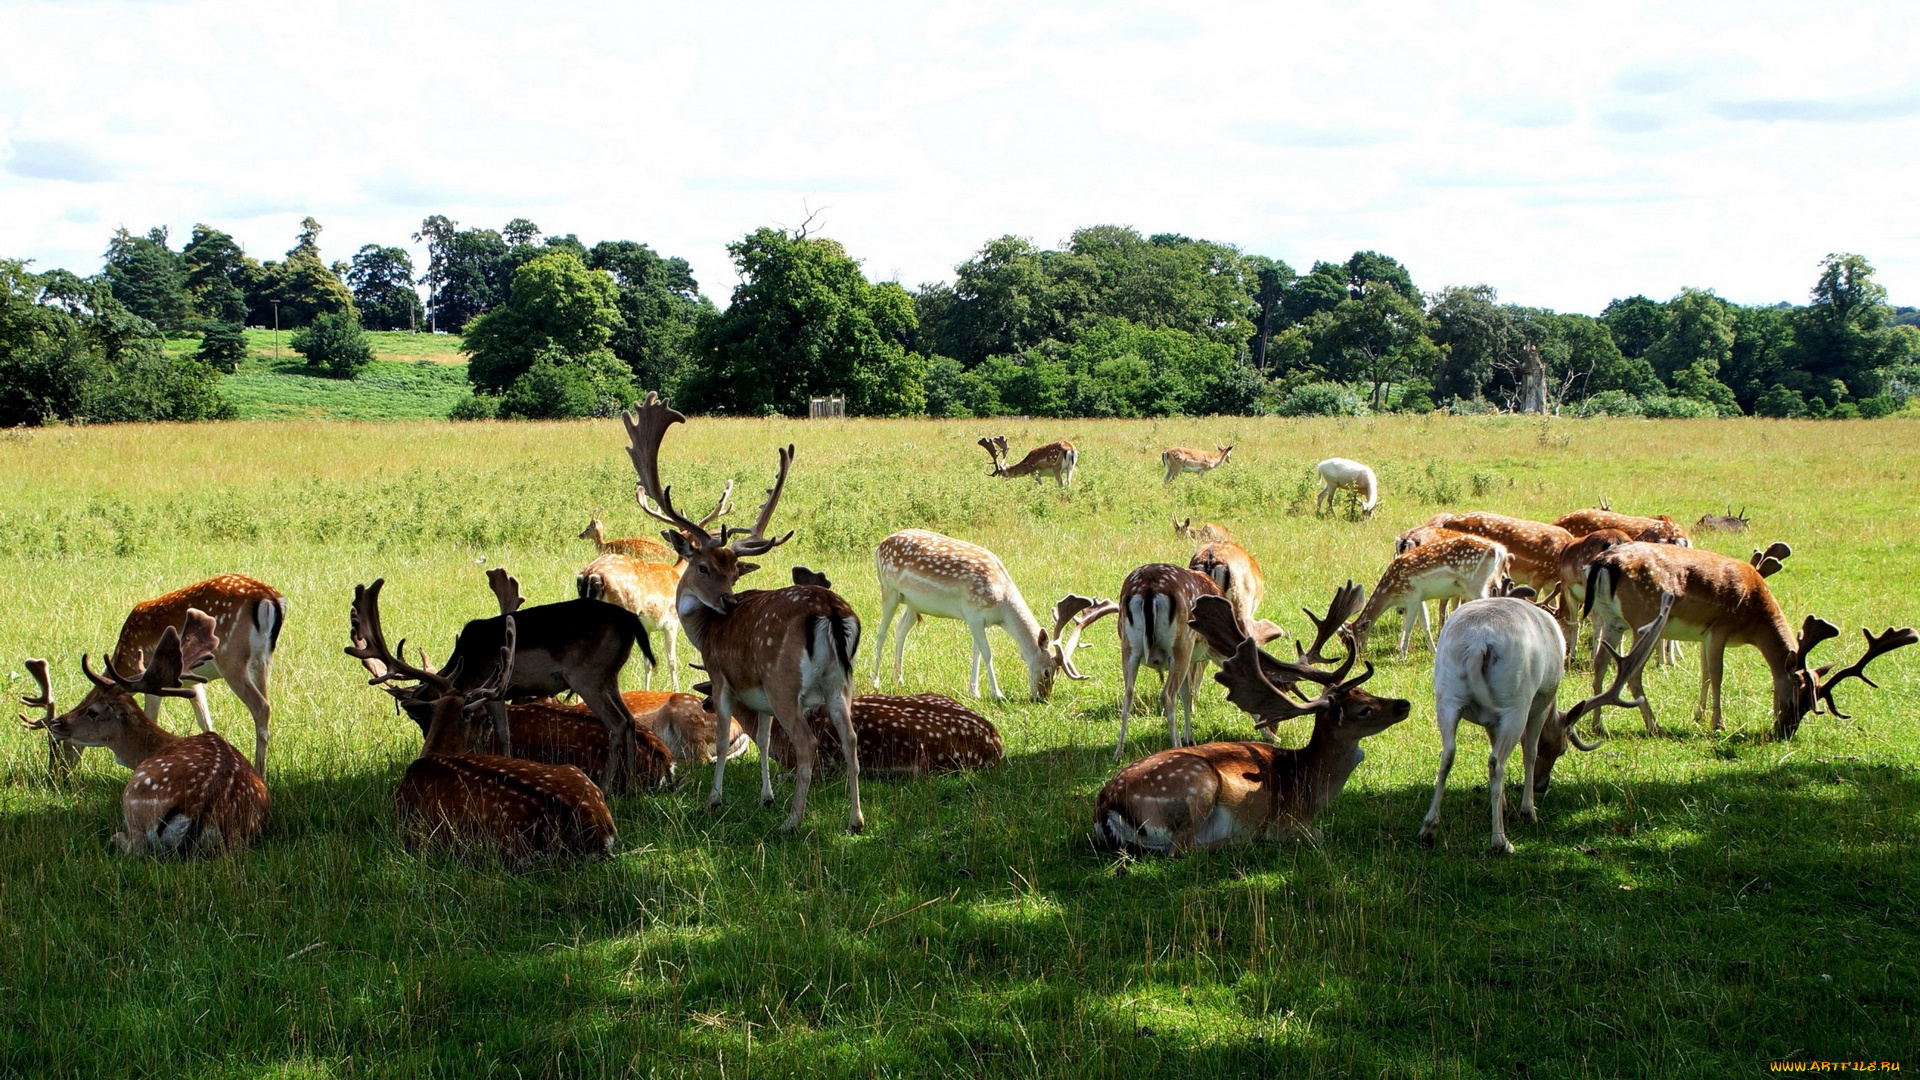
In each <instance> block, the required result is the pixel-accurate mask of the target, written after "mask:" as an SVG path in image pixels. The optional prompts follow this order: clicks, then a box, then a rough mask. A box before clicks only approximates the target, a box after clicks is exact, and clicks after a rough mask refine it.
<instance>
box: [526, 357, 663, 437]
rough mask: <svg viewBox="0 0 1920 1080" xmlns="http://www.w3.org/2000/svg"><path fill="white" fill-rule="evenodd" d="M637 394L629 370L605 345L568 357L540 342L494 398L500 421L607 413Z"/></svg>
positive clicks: (551, 418)
mask: <svg viewBox="0 0 1920 1080" xmlns="http://www.w3.org/2000/svg"><path fill="white" fill-rule="evenodd" d="M639 396H640V392H639V391H638V390H637V389H635V388H634V385H633V382H632V381H631V377H630V373H629V369H628V368H627V366H626V365H625V364H622V363H621V362H620V361H619V360H618V359H617V358H615V356H614V355H613V354H612V353H611V352H608V351H607V350H605V349H601V350H597V351H596V352H594V353H591V354H589V355H587V356H583V357H569V356H567V355H566V354H565V353H563V352H561V351H560V349H559V347H558V346H552V345H549V346H545V347H543V348H541V349H540V350H539V351H538V352H537V353H536V354H535V356H534V360H533V366H532V367H530V368H528V369H527V370H526V371H524V372H522V373H521V374H520V375H519V376H518V377H516V378H515V379H514V380H513V384H512V385H511V386H509V387H507V392H506V393H505V394H503V395H501V398H500V418H501V419H502V420H571V419H577V418H580V417H586V416H612V415H614V414H615V413H618V412H619V411H620V409H621V408H622V407H623V406H624V405H625V404H626V403H627V402H629V401H632V400H634V399H636V398H638V397H639Z"/></svg>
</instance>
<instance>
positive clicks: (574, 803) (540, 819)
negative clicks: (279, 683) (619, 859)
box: [346, 607, 614, 863]
mask: <svg viewBox="0 0 1920 1080" xmlns="http://www.w3.org/2000/svg"><path fill="white" fill-rule="evenodd" d="M355 614H356V618H355V620H354V627H353V630H354V644H352V645H349V646H348V647H347V650H346V652H347V655H348V656H352V657H355V658H356V659H359V660H360V661H361V662H363V663H366V664H367V666H368V667H369V668H370V669H371V668H373V667H374V666H376V665H377V666H378V667H379V668H380V669H381V670H382V671H383V672H384V674H382V675H380V676H378V677H376V678H375V679H373V680H372V681H373V683H374V684H376V685H382V684H385V683H387V682H390V681H394V680H404V681H408V682H413V683H416V684H417V685H418V686H419V687H420V688H422V689H423V690H425V691H426V692H427V693H430V694H432V695H434V696H433V697H432V703H433V719H432V721H431V722H430V723H429V724H428V727H427V737H426V740H425V742H424V743H423V744H422V745H421V747H420V756H419V757H418V758H416V759H415V760H414V762H413V764H411V765H409V766H407V771H406V772H405V773H404V774H403V775H402V776H401V777H400V786H399V788H398V789H397V790H395V791H394V793H393V809H394V817H395V818H396V820H397V822H398V825H399V830H400V839H401V842H402V843H403V844H405V845H406V847H407V849H408V850H414V849H417V848H420V847H423V846H428V845H439V846H446V847H452V848H455V849H457V850H460V851H462V852H463V853H469V854H479V855H486V856H491V857H495V858H502V859H505V860H507V861H509V862H513V863H524V862H528V861H530V860H533V859H536V858H540V857H542V856H556V855H558V856H580V857H605V856H606V855H609V854H611V853H612V851H613V842H614V827H613V813H612V811H610V810H608V809H607V800H606V797H605V796H603V795H602V794H601V793H600V791H601V789H600V788H598V787H596V786H595V785H594V783H593V781H592V780H589V779H588V778H587V774H586V773H584V772H582V771H580V770H579V769H578V768H576V767H574V766H572V765H548V764H544V763H541V762H535V761H526V760H523V759H520V758H511V757H499V756H495V755H490V754H472V753H467V752H465V751H466V748H467V747H468V746H470V745H471V744H472V740H473V738H474V734H473V732H472V731H471V730H470V729H471V728H472V727H474V726H476V722H477V720H478V719H479V718H480V717H481V716H483V715H485V713H486V711H487V707H488V705H489V704H490V703H493V702H497V701H499V700H500V698H501V697H502V696H503V695H504V694H505V693H506V692H507V689H508V688H509V687H510V686H512V685H513V682H514V679H513V661H514V654H515V638H516V636H517V634H516V626H515V624H516V623H517V621H518V619H517V617H516V616H513V615H508V616H504V617H503V619H502V622H503V626H502V632H501V646H500V655H499V659H498V661H497V662H496V663H495V664H494V665H492V667H491V670H490V671H489V672H488V673H487V674H486V675H485V677H484V679H483V681H481V682H479V683H478V684H477V685H475V686H474V687H473V688H472V689H470V690H462V689H460V687H459V686H457V685H456V684H455V683H454V681H453V680H452V679H449V678H447V677H445V676H443V675H442V674H440V673H439V672H437V671H431V670H428V669H426V668H423V667H414V666H413V665H410V664H408V663H407V662H406V661H405V660H403V659H401V655H400V654H402V653H404V651H405V649H406V644H407V643H406V642H405V641H404V640H403V641H401V642H400V648H399V649H398V650H389V649H388V648H387V641H386V635H385V634H384V633H382V632H381V629H380V621H379V613H378V608H377V607H374V608H373V609H372V617H371V618H370V619H367V620H365V621H362V620H361V619H359V618H358V617H357V616H358V615H359V609H358V608H356V610H355ZM425 696H426V695H425V694H421V695H416V699H417V698H420V697H425Z"/></svg>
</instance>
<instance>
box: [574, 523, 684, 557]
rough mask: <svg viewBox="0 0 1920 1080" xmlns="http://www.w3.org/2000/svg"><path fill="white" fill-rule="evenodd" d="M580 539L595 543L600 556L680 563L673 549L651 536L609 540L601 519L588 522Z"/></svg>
mask: <svg viewBox="0 0 1920 1080" xmlns="http://www.w3.org/2000/svg"><path fill="white" fill-rule="evenodd" d="M576 520H577V519H576ZM580 539H582V540H591V541H593V547H594V551H595V552H596V553H597V554H600V555H627V556H630V557H632V558H635V559H646V560H648V561H651V562H664V563H671V562H677V561H679V560H678V559H677V558H676V557H675V556H674V554H673V549H672V548H670V547H668V546H667V545H665V544H663V543H661V542H660V541H658V540H655V539H654V538H652V537H651V536H629V537H625V538H624V539H619V540H609V539H607V530H606V526H604V525H602V524H601V523H600V519H599V518H594V519H593V520H591V521H589V522H587V527H586V528H585V529H584V530H582V531H581V533H580Z"/></svg>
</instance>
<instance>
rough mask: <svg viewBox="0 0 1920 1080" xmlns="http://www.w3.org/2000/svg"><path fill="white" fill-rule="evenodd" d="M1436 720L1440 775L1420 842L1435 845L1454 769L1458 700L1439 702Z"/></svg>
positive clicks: (1458, 710) (1457, 732) (1458, 726)
mask: <svg viewBox="0 0 1920 1080" xmlns="http://www.w3.org/2000/svg"><path fill="white" fill-rule="evenodd" d="M1434 722H1435V723H1437V724H1438V725H1439V727H1440V775H1439V776H1438V777H1437V778H1436V779H1435V780H1434V782H1433V805H1431V806H1429V807H1427V816H1426V818H1425V819H1424V820H1422V821H1421V822H1420V836H1419V840H1420V843H1421V844H1422V845H1423V846H1425V847H1432V846H1433V835H1434V833H1435V832H1436V831H1438V830H1439V828H1440V797H1441V796H1443V795H1445V794H1446V793H1447V774H1448V773H1450V772H1452V771H1453V752H1454V740H1455V738H1456V736H1457V735H1458V734H1459V728H1460V706H1459V704H1458V703H1457V702H1438V703H1436V705H1435V708H1434Z"/></svg>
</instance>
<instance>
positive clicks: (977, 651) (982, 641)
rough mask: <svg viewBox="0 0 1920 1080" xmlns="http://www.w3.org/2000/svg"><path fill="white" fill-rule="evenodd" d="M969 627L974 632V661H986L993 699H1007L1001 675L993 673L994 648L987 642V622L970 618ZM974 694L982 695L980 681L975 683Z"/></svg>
mask: <svg viewBox="0 0 1920 1080" xmlns="http://www.w3.org/2000/svg"><path fill="white" fill-rule="evenodd" d="M967 629H968V630H970V631H972V632H973V655H974V662H975V663H976V664H978V663H979V662H980V661H981V660H982V659H984V660H985V661H986V664H987V685H988V686H991V687H993V700H995V701H1005V700H1006V695H1005V694H1002V693H1001V692H1000V677H999V676H998V675H995V674H994V673H993V648H992V647H991V646H989V645H988V644H987V624H986V623H983V622H976V621H974V620H972V619H969V620H967ZM973 696H974V697H979V696H980V689H979V684H978V682H976V683H975V684H974V691H973Z"/></svg>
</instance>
